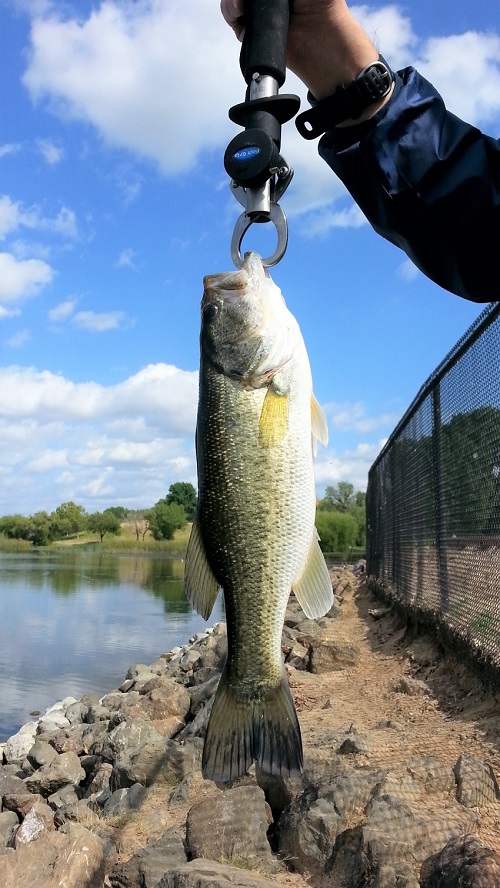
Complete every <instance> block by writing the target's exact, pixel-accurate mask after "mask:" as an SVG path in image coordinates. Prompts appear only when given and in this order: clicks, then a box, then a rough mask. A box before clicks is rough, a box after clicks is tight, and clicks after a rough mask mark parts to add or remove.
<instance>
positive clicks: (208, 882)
mask: <svg viewBox="0 0 500 888" xmlns="http://www.w3.org/2000/svg"><path fill="white" fill-rule="evenodd" d="M269 884H270V883H269V876H266V875H260V874H259V873H251V872H247V871H246V870H242V869H238V867H236V866H229V865H228V864H224V863H217V862H216V861H214V860H203V858H198V859H197V860H191V861H190V862H189V863H185V864H183V865H182V866H178V867H176V868H175V869H171V870H170V871H169V872H167V873H165V875H164V876H163V877H162V878H161V879H160V881H159V882H158V884H157V885H156V888H226V886H227V888H269ZM23 888H24V886H23Z"/></svg>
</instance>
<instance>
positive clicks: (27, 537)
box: [0, 482, 197, 554]
mask: <svg viewBox="0 0 500 888" xmlns="http://www.w3.org/2000/svg"><path fill="white" fill-rule="evenodd" d="M196 503H197V498H196V491H195V489H194V487H193V485H192V484H189V483H187V482H178V483H176V484H172V485H171V486H170V488H169V491H168V494H167V496H166V497H164V498H163V499H161V500H158V502H157V503H156V504H155V505H154V506H153V507H152V508H150V509H135V510H132V509H130V510H129V509H126V508H125V507H124V506H112V507H110V508H108V509H105V510H104V511H103V512H93V513H92V514H88V513H87V512H86V511H85V509H84V507H83V506H80V505H77V504H76V503H74V502H67V503H61V505H60V506H58V507H57V509H55V510H54V511H53V512H51V513H50V514H49V513H48V512H35V514H34V515H29V516H25V515H19V514H16V515H4V516H3V517H2V518H0V549H1V550H2V551H9V552H16V551H25V550H26V549H28V548H30V547H31V546H48V545H50V544H56V545H58V546H64V545H85V544H95V543H96V542H97V540H96V535H97V536H98V538H99V541H100V544H101V545H102V546H105V548H107V549H113V550H127V551H130V550H131V549H134V550H136V551H137V550H138V551H154V552H158V551H160V552H163V551H164V552H168V553H169V554H179V553H180V554H182V553H183V552H185V549H186V546H187V540H188V538H189V528H188V527H187V522H188V519H189V520H192V516H193V515H194V512H195V510H196ZM118 536H120V537H121V539H120V541H119V542H118V541H117V540H116V537H118Z"/></svg>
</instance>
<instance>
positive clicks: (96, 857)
mask: <svg viewBox="0 0 500 888" xmlns="http://www.w3.org/2000/svg"><path fill="white" fill-rule="evenodd" d="M103 881H104V852H103V846H102V842H101V841H100V839H98V838H97V836H95V835H93V834H92V833H90V832H88V830H86V829H84V828H83V827H82V826H80V825H79V824H71V830H70V831H68V833H67V834H64V833H62V832H52V833H48V834H47V835H46V836H45V838H44V841H43V842H30V843H29V844H27V845H22V846H21V847H20V848H19V849H18V850H17V851H16V852H15V853H12V854H8V855H7V856H5V857H2V888H34V886H35V885H36V888H61V885H64V888H102V884H103Z"/></svg>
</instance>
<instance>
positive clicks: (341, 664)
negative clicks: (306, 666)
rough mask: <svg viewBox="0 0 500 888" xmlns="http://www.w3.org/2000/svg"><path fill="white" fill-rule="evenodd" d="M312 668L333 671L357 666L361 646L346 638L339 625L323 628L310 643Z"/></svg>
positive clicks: (312, 670) (319, 671)
mask: <svg viewBox="0 0 500 888" xmlns="http://www.w3.org/2000/svg"><path fill="white" fill-rule="evenodd" d="M309 652H310V670H311V672H315V673H319V674H321V673H324V672H332V671H334V670H338V669H345V668H346V667H347V666H356V664H357V663H358V661H359V648H358V646H357V645H356V644H355V643H354V642H353V641H351V640H350V639H348V638H345V636H343V635H342V634H341V633H340V632H339V630H338V629H337V627H327V628H326V629H321V630H320V631H319V632H318V633H317V634H316V635H314V636H313V637H312V638H311V640H310V643H309Z"/></svg>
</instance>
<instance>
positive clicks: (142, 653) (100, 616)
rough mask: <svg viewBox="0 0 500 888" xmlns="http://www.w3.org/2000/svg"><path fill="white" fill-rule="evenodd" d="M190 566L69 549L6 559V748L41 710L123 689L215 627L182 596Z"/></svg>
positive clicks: (1, 614)
mask: <svg viewBox="0 0 500 888" xmlns="http://www.w3.org/2000/svg"><path fill="white" fill-rule="evenodd" d="M183 570H184V565H183V562H182V560H180V559H175V558H167V557H154V556H149V555H131V554H123V555H111V554H104V553H102V552H96V550H95V548H94V547H93V549H92V550H88V549H85V550H83V549H80V548H77V547H74V548H72V549H71V551H68V552H65V553H60V552H54V551H51V550H49V551H43V550H40V551H33V552H29V553H26V554H24V553H23V554H2V553H0V742H1V741H2V740H5V739H6V738H7V737H9V736H10V735H11V734H13V733H15V732H16V731H17V730H18V729H19V727H20V726H21V725H22V724H24V723H25V722H27V721H30V720H33V719H32V718H31V719H30V714H31V713H32V712H33V711H34V710H38V711H40V712H43V711H44V710H45V709H46V708H47V707H48V706H51V705H52V704H53V703H56V702H57V701H59V700H62V699H64V697H67V696H73V697H76V698H77V699H79V698H80V697H81V696H82V695H83V694H86V693H90V692H93V693H97V694H99V695H101V696H102V695H103V694H105V693H107V692H108V691H110V690H112V689H113V688H116V687H118V685H120V684H121V683H122V682H123V681H124V679H125V674H126V672H127V670H128V668H129V667H130V666H132V665H133V664H134V663H146V664H150V663H152V662H153V661H154V660H156V659H157V658H158V657H159V656H160V655H161V654H163V653H166V652H167V651H169V650H171V648H173V647H175V646H176V645H180V644H184V643H186V642H187V641H188V639H189V637H190V636H191V635H193V634H194V633H195V632H199V631H201V630H203V629H204V628H206V627H207V626H208V625H213V624H214V623H215V622H217V621H218V620H223V619H224V615H223V604H222V601H221V598H220V597H219V599H218V600H217V602H216V605H215V607H214V610H213V613H212V616H211V617H210V621H209V623H205V621H204V620H203V619H202V617H200V616H199V615H198V614H196V613H195V612H194V611H193V610H192V608H191V606H190V605H189V604H188V602H187V601H186V599H185V597H184V593H183Z"/></svg>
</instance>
